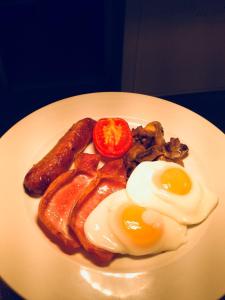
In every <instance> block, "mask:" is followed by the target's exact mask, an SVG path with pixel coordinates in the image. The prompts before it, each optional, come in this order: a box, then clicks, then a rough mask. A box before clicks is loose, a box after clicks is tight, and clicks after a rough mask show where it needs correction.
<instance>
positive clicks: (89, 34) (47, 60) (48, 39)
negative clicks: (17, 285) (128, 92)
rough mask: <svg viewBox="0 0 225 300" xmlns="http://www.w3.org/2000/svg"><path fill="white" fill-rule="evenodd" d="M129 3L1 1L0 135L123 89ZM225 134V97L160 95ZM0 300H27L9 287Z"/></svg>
mask: <svg viewBox="0 0 225 300" xmlns="http://www.w3.org/2000/svg"><path fill="white" fill-rule="evenodd" d="M124 18H125V1H123V0H121V1H117V0H116V1H103V0H95V1H93V0H85V1H81V0H80V1H74V0H73V1H69V0H66V1H51V0H46V1H44V0H43V1H42V0H5V1H3V0H0V99H1V109H0V136H1V135H2V134H4V133H5V132H6V131H7V130H8V129H9V128H10V127H11V126H12V125H14V124H15V123H16V122H18V121H19V120H20V119H21V118H23V117H24V116H26V115H27V114H29V113H31V112H32V111H34V110H36V109H38V108H40V107H42V106H44V105H47V104H49V103H51V102H54V101H56V100H59V99H63V98H65V97H69V96H73V95H78V94H84V93H89V92H99V91H121V90H123V89H122V63H123V34H124ZM160 97H161V98H165V99H169V100H170V101H173V102H175V103H178V104H181V105H183V106H185V107H187V108H190V109H191V110H193V111H195V112H197V113H199V114H200V115H202V116H203V117H205V118H207V119H208V120H209V121H211V122H212V123H213V124H215V125H216V126H217V127H219V128H220V129H221V130H223V131H224V130H225V122H224V103H225V91H216V90H215V91H211V92H208V93H207V92H204V93H191V94H183V95H161V96H160ZM0 299H20V297H19V296H17V295H16V294H14V293H13V292H12V291H11V290H10V289H9V288H8V287H7V286H6V285H5V284H4V283H1V284H0Z"/></svg>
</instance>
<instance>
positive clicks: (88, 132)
mask: <svg viewBox="0 0 225 300" xmlns="http://www.w3.org/2000/svg"><path fill="white" fill-rule="evenodd" d="M95 123H96V121H94V120H93V119H91V118H84V119H82V120H80V121H78V122H77V123H75V124H73V126H72V127H71V128H70V129H69V130H68V131H67V132H66V133H65V135H64V136H63V137H62V138H61V139H60V140H59V141H58V142H57V144H56V145H55V146H54V148H53V149H52V150H50V152H49V153H48V154H47V155H45V156H44V157H43V158H42V159H41V160H40V161H39V162H38V163H37V164H35V165H34V166H33V167H32V168H31V169H30V170H29V171H28V173H27V174H26V176H25V178H24V188H25V191H26V192H27V193H28V194H29V195H30V196H36V197H38V196H41V195H43V193H44V192H45V190H46V189H47V187H48V186H49V184H50V183H51V182H52V181H53V180H54V179H55V178H56V177H57V176H59V175H60V174H62V173H63V172H65V171H66V170H68V169H69V167H70V166H71V164H72V162H73V160H74V158H75V156H76V155H77V154H78V153H80V152H81V151H83V150H84V149H85V148H86V146H87V145H88V144H89V143H90V142H91V140H92V132H93V127H94V125H95Z"/></svg>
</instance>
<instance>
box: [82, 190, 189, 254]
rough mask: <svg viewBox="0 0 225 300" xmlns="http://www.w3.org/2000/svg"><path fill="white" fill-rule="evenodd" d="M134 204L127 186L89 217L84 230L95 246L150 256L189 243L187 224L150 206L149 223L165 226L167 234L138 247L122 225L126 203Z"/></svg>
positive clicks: (145, 218) (104, 202)
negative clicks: (149, 244)
mask: <svg viewBox="0 0 225 300" xmlns="http://www.w3.org/2000/svg"><path fill="white" fill-rule="evenodd" d="M129 204H132V202H131V200H130V199H129V198H128V195H127V192H126V190H125V189H123V190H120V191H117V192H115V193H112V194H111V195H109V196H108V197H106V198H105V199H104V200H103V201H102V202H101V203H100V204H99V205H98V206H97V207H96V208H95V209H94V210H93V211H92V212H91V213H90V215H89V216H88V218H87V220H86V222H85V226H84V231H85V234H86V237H87V238H88V240H89V241H90V242H91V243H93V244H94V245H95V246H97V247H100V248H102V249H105V250H108V251H111V252H113V253H121V254H130V255H135V256H139V255H147V254H156V253H161V252H164V251H167V250H172V249H176V248H178V247H179V246H180V245H182V244H183V243H185V242H186V240H187V237H186V230H187V228H186V226H184V225H181V224H178V223H177V222H176V221H174V220H172V219H170V218H168V217H167V216H163V215H161V214H160V213H158V212H156V211H153V210H151V209H146V211H145V212H144V214H143V220H144V221H145V222H146V223H151V224H153V223H154V224H155V226H158V224H159V223H160V224H162V225H163V235H162V237H161V238H160V240H159V241H158V242H157V243H155V244H154V245H152V246H150V247H146V248H142V247H140V246H139V247H138V246H137V245H135V244H134V243H133V242H132V241H131V240H130V239H129V238H128V237H127V236H126V234H124V232H123V230H121V227H120V220H119V211H120V209H121V207H122V206H124V205H129Z"/></svg>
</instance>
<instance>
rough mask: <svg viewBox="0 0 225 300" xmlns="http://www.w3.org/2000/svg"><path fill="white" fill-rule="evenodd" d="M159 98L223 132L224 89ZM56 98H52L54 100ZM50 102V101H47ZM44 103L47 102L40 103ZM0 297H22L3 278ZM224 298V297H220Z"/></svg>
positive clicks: (15, 118)
mask: <svg viewBox="0 0 225 300" xmlns="http://www.w3.org/2000/svg"><path fill="white" fill-rule="evenodd" d="M160 98H163V99H167V100H169V101H172V102H174V103H177V104H179V105H182V106H184V107H186V108H188V109H190V110H192V111H194V112H196V113H198V114H199V115H201V116H202V117H204V118H206V119H207V120H208V121H210V122H211V123H212V124H213V125H215V126H216V127H218V128H219V129H220V130H221V131H223V132H225V121H224V119H225V91H216V92H210V93H195V94H186V95H165V96H160ZM56 100H57V99H54V101H56ZM49 102H51V101H49ZM41 104H43V105H46V104H48V103H40V105H39V106H41ZM39 106H38V105H36V106H30V107H28V108H26V109H24V110H22V109H21V111H18V112H17V113H15V114H13V115H11V118H9V119H4V126H1V128H0V129H1V131H0V135H3V134H4V133H6V132H7V130H8V129H9V128H10V127H11V126H12V125H13V124H15V123H16V122H18V121H19V120H20V119H21V118H23V117H24V116H25V115H26V114H29V113H31V112H32V111H33V110H35V109H37V108H39ZM0 299H1V300H19V299H22V298H21V297H20V296H19V295H18V294H16V293H15V292H14V291H13V290H12V289H11V288H10V287H9V286H8V285H7V284H6V283H5V282H4V281H3V280H1V281H0ZM221 299H225V297H223V298H221Z"/></svg>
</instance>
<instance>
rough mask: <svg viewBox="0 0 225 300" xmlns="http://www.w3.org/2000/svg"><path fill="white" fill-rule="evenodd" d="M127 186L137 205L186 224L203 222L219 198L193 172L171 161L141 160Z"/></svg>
mask: <svg viewBox="0 0 225 300" xmlns="http://www.w3.org/2000/svg"><path fill="white" fill-rule="evenodd" d="M126 190H127V193H128V195H129V197H130V198H131V200H132V202H133V203H135V204H136V205H139V206H142V207H145V208H151V209H154V210H156V211H158V212H160V213H162V214H164V215H166V216H168V217H171V218H173V219H174V220H176V221H177V222H179V223H182V224H187V225H190V224H197V223H200V222H202V221H203V220H204V219H205V218H206V217H207V216H208V215H209V214H210V212H211V211H212V210H213V208H214V207H215V206H216V205H217V202H218V199H217V197H216V195H215V194H214V193H212V192H211V191H210V190H209V189H208V188H207V187H206V186H205V185H204V184H203V183H201V182H200V181H199V180H198V179H197V178H196V177H195V176H194V174H192V173H191V172H190V171H187V170H186V169H185V168H184V167H182V166H180V165H178V164H176V163H173V162H165V161H154V162H149V161H145V162H142V163H140V164H139V165H138V166H137V167H136V168H135V169H134V171H133V172H132V174H131V175H130V177H129V179H128V182H127V186H126Z"/></svg>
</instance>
